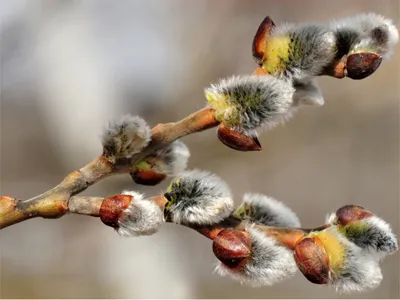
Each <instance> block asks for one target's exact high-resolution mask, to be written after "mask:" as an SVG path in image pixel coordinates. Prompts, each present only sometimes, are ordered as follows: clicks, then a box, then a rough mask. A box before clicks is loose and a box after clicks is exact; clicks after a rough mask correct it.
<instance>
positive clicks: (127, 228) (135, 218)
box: [117, 191, 164, 237]
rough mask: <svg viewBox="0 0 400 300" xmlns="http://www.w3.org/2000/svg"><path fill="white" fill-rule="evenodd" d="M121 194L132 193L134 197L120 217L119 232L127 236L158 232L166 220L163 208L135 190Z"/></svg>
mask: <svg viewBox="0 0 400 300" xmlns="http://www.w3.org/2000/svg"><path fill="white" fill-rule="evenodd" d="M121 194H123V195H130V196H132V197H133V199H132V201H131V203H130V204H129V206H128V208H127V209H126V210H125V211H124V213H123V214H122V216H121V217H120V219H119V228H118V229H117V232H118V233H119V234H120V235H122V236H126V237H130V236H141V235H151V234H154V233H155V232H157V231H158V229H159V228H160V226H161V224H162V223H163V222H164V217H163V213H162V210H161V209H160V208H159V207H158V206H157V204H155V203H153V202H151V201H149V200H146V199H143V195H142V194H139V193H136V192H133V191H123V192H122V193H121Z"/></svg>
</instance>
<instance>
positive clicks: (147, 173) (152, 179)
mask: <svg viewBox="0 0 400 300" xmlns="http://www.w3.org/2000/svg"><path fill="white" fill-rule="evenodd" d="M130 175H131V178H132V179H133V181H134V182H136V183H137V184H141V185H146V186H155V185H157V184H159V183H160V182H161V181H163V180H164V179H165V178H166V177H167V175H165V174H160V173H157V172H154V171H153V170H142V169H137V170H135V171H134V172H131V173H130Z"/></svg>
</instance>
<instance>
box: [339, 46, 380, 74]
mask: <svg viewBox="0 0 400 300" xmlns="http://www.w3.org/2000/svg"><path fill="white" fill-rule="evenodd" d="M381 62H382V56H380V55H378V54H376V53H372V52H358V53H352V54H350V55H349V56H347V62H346V70H347V77H349V78H351V79H364V78H366V77H368V76H370V75H371V74H373V73H374V72H375V71H376V70H377V69H378V67H379V66H380V65H381Z"/></svg>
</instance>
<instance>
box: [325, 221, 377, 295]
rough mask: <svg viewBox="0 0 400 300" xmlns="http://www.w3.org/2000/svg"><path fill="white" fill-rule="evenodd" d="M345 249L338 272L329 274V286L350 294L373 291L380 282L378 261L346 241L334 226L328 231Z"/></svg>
mask: <svg viewBox="0 0 400 300" xmlns="http://www.w3.org/2000/svg"><path fill="white" fill-rule="evenodd" d="M328 230H329V231H330V232H331V233H333V234H334V235H335V237H336V238H337V239H338V241H339V242H340V243H341V244H342V245H343V247H344V249H345V254H344V255H345V257H344V262H343V263H342V265H341V266H340V268H339V270H335V271H332V270H331V272H330V285H331V286H333V287H334V288H335V289H336V291H337V292H340V293H351V292H362V291H368V290H372V289H375V288H376V287H378V286H379V284H380V282H381V281H382V272H381V269H380V267H379V263H378V260H377V259H376V258H375V257H374V256H371V255H369V254H368V253H366V252H365V251H363V249H361V248H360V247H358V246H357V245H355V244H353V243H352V242H350V241H349V240H348V239H346V238H345V237H344V236H343V235H342V234H341V233H340V232H339V231H338V230H337V228H336V227H335V226H332V227H330V228H329V229H328Z"/></svg>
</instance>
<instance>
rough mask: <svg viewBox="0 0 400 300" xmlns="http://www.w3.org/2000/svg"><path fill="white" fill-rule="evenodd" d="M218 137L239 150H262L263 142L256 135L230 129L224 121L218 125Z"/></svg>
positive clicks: (230, 146) (225, 143)
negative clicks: (252, 135)
mask: <svg viewBox="0 0 400 300" xmlns="http://www.w3.org/2000/svg"><path fill="white" fill-rule="evenodd" d="M217 134H218V139H219V140H220V141H221V142H222V143H223V144H224V145H226V146H228V147H229V148H231V149H234V150H238V151H260V150H261V144H260V142H259V141H258V139H257V138H256V137H250V136H247V135H245V134H243V133H240V132H237V131H235V130H232V129H230V128H229V127H228V126H226V125H225V124H224V123H221V124H220V125H219V126H218V131H217Z"/></svg>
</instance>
